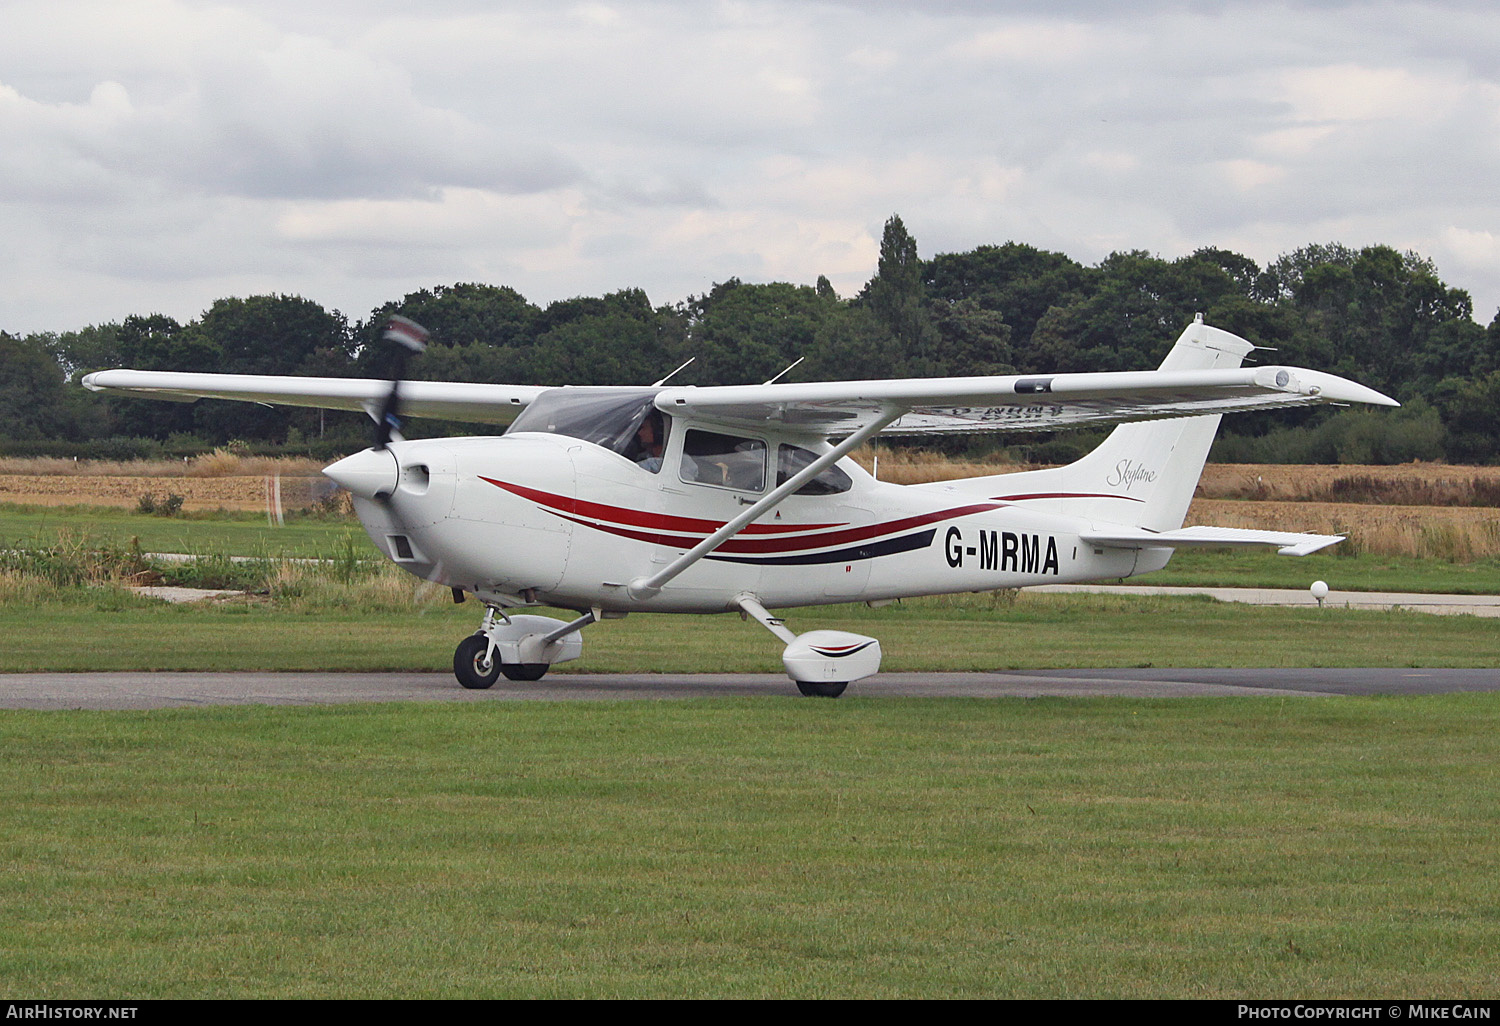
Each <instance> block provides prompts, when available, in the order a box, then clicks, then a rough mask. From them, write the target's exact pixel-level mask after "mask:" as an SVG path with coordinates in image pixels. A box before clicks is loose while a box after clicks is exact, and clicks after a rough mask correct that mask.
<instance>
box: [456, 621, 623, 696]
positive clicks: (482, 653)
mask: <svg viewBox="0 0 1500 1026" xmlns="http://www.w3.org/2000/svg"><path fill="white" fill-rule="evenodd" d="M597 619H599V614H598V613H597V612H589V613H585V614H583V615H582V616H580V617H579V618H578V619H576V620H574V621H572V622H571V623H564V622H563V621H561V620H554V619H553V618H552V617H550V616H507V615H506V614H505V612H504V611H503V610H502V609H500V607H498V606H487V607H485V612H484V623H483V624H481V625H480V628H479V630H478V632H477V633H474V634H471V635H469V636H468V637H467V638H465V639H464V640H462V641H460V642H459V643H458V648H457V649H455V650H454V652H453V676H455V677H457V678H458V682H459V684H461V685H463V686H464V687H466V688H469V689H470V690H479V691H482V690H484V689H486V688H488V687H491V686H492V685H493V684H494V683H495V681H496V680H498V679H499V678H500V676H501V675H502V674H504V676H505V679H506V680H541V679H542V677H543V676H545V675H546V673H547V671H548V670H549V669H551V667H552V664H553V663H562V662H566V661H568V660H569V659H577V658H578V657H579V656H580V655H582V654H583V638H581V637H579V636H578V632H579V631H581V630H582V629H583V628H585V627H587V626H588V625H589V624H591V623H593V622H594V621H595V620H597Z"/></svg>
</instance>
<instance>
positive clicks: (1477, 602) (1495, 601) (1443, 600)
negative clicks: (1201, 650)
mask: <svg viewBox="0 0 1500 1026" xmlns="http://www.w3.org/2000/svg"><path fill="white" fill-rule="evenodd" d="M1026 590H1027V591H1035V592H1044V593H1045V592H1052V593H1055V594H1065V593H1069V592H1094V593H1098V594H1107V595H1168V596H1177V597H1181V596H1184V595H1208V596H1210V597H1212V598H1216V599H1218V600H1219V601H1220V602H1248V603H1250V604H1251V605H1256V606H1307V607H1309V608H1316V607H1317V605H1318V600H1317V599H1315V598H1313V596H1312V592H1310V591H1308V590H1306V589H1296V588H1163V587H1156V586H1153V585H1147V584H1041V585H1037V586H1036V587H1034V588H1027V589H1026ZM1323 604H1324V605H1325V606H1330V607H1335V608H1340V609H1343V608H1348V609H1394V608H1396V607H1398V606H1399V607H1400V608H1402V609H1410V610H1412V611H1413V612H1418V613H1468V614H1470V615H1472V616H1500V595H1428V594H1423V593H1421V592H1399V591H1330V592H1329V593H1328V597H1327V598H1325V599H1324V600H1323Z"/></svg>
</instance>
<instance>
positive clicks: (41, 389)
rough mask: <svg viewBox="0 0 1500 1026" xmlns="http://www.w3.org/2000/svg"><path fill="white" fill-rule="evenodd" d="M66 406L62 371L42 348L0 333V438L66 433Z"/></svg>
mask: <svg viewBox="0 0 1500 1026" xmlns="http://www.w3.org/2000/svg"><path fill="white" fill-rule="evenodd" d="M67 406H68V404H67V401H66V399H65V397H64V393H63V372H62V368H61V367H59V366H58V365H57V361H56V360H54V359H53V358H52V354H51V353H49V352H47V349H46V347H45V345H43V344H42V343H41V342H40V341H38V340H36V339H31V338H27V339H21V338H16V337H15V336H13V335H8V334H6V333H4V332H0V437H3V438H13V439H26V440H30V439H41V438H56V437H59V436H62V435H65V434H69V433H70V432H69V431H68V428H69V424H68V417H67Z"/></svg>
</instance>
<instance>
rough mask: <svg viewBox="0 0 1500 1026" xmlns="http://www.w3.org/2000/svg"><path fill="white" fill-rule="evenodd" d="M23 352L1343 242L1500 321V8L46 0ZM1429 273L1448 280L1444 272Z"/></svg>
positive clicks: (23, 62) (20, 85)
mask: <svg viewBox="0 0 1500 1026" xmlns="http://www.w3.org/2000/svg"><path fill="white" fill-rule="evenodd" d="M6 28H7V32H6V33H5V35H4V36H3V37H0V135H3V138H4V139H5V143H6V144H5V146H4V147H0V232H4V233H5V237H6V238H7V239H10V240H23V243H22V245H19V246H16V245H13V246H11V247H9V249H8V251H5V252H0V273H4V274H6V275H7V278H6V280H7V282H8V283H9V284H11V285H12V287H11V288H8V289H6V290H4V292H3V293H0V328H5V329H7V330H13V331H14V330H23V331H25V330H38V329H44V328H50V329H65V328H69V327H77V326H79V325H81V324H84V323H88V322H90V321H98V320H102V319H110V318H115V317H120V316H124V315H126V314H128V313H133V312H142V311H151V310H158V309H160V310H163V311H165V312H169V313H173V314H174V315H175V316H180V317H184V318H186V317H191V316H194V315H196V313H197V312H199V311H200V310H201V309H202V308H203V306H205V305H206V304H207V302H211V301H212V299H214V298H217V296H216V295H215V294H214V293H213V292H212V291H211V290H220V292H219V294H222V295H230V294H244V293H246V292H248V291H250V290H253V289H260V288H270V287H274V288H276V289H277V290H279V291H288V292H297V293H300V294H303V295H306V296H309V297H310V298H314V299H317V300H318V301H320V302H323V303H325V304H327V305H329V306H337V307H340V308H342V309H344V310H346V312H349V313H351V315H354V316H359V315H361V314H362V313H363V312H364V311H367V310H369V309H370V308H372V307H373V306H375V305H376V304H378V303H380V302H383V301H385V300H387V299H390V298H394V297H396V296H399V295H401V294H403V293H405V292H406V291H410V290H412V289H415V288H420V287H424V286H429V285H432V284H437V283H442V282H452V281H456V280H468V279H474V278H482V277H484V276H491V277H490V280H494V281H496V282H497V283H501V284H509V285H513V286H515V287H517V288H519V289H520V290H521V291H523V292H525V293H526V294H527V295H528V296H530V297H531V298H533V299H535V300H538V301H547V300H549V299H554V298H562V297H566V296H571V295H579V294H600V293H603V292H607V291H611V290H614V289H618V288H623V287H630V286H641V287H644V288H645V289H646V290H647V291H648V293H649V294H650V295H651V296H652V298H653V299H654V300H655V301H657V302H673V301H676V300H678V299H681V298H684V297H685V296H686V295H688V294H689V293H690V292H701V291H703V290H705V289H707V288H708V287H710V286H711V285H712V284H713V282H714V281H715V280H722V279H723V278H727V277H729V276H731V275H738V276H740V277H742V278H746V279H752V280H756V279H771V278H783V279H788V280H793V281H799V282H804V283H811V282H812V281H813V280H814V279H815V278H816V276H817V275H818V274H827V275H829V277H830V278H831V279H832V280H833V281H834V284H835V286H836V287H838V288H839V290H840V291H841V292H843V293H845V294H848V293H849V292H852V291H854V290H856V289H857V288H858V287H859V286H860V284H862V282H863V281H864V279H865V278H867V277H868V276H869V274H870V273H871V272H872V271H873V269H874V260H875V254H876V248H877V240H878V235H879V231H880V226H881V224H882V223H883V222H884V220H885V218H886V217H887V216H889V215H890V214H891V213H893V212H897V213H900V214H901V215H902V216H903V219H904V220H905V221H906V224H907V226H908V228H909V229H910V230H911V231H912V232H913V234H914V235H915V236H916V237H917V239H918V242H919V244H920V245H921V247H922V251H923V253H924V254H927V253H932V252H937V251H940V250H941V251H954V250H962V249H968V248H972V247H974V246H977V245H981V244H984V243H998V242H1003V241H1006V240H1007V239H1016V240H1019V241H1023V242H1029V243H1032V244H1034V245H1039V246H1044V247H1047V248H1055V249H1061V250H1063V251H1065V252H1068V253H1069V254H1071V255H1072V256H1074V257H1075V258H1078V259H1080V260H1085V261H1093V260H1097V259H1099V258H1101V257H1103V256H1104V255H1106V254H1107V253H1108V251H1109V250H1110V249H1112V248H1130V249H1146V250H1150V251H1154V252H1160V253H1162V254H1163V255H1164V256H1176V255H1180V254H1181V253H1185V252H1190V251H1192V250H1193V249H1197V248H1199V247H1201V246H1222V247H1225V248H1230V249H1235V248H1242V251H1243V252H1245V253H1246V255H1249V256H1251V257H1253V258H1255V259H1257V260H1261V261H1265V260H1269V259H1271V258H1274V257H1275V256H1276V255H1278V254H1279V253H1281V252H1286V251H1288V250H1291V249H1293V248H1296V247H1297V246H1300V245H1303V244H1306V243H1308V242H1313V241H1329V240H1331V239H1336V240H1338V241H1343V242H1346V243H1348V244H1350V245H1362V244H1368V243H1373V242H1384V243H1388V244H1391V245H1394V246H1397V247H1398V248H1407V247H1413V248H1418V249H1421V250H1422V251H1424V252H1426V253H1428V254H1429V255H1431V256H1433V257H1434V258H1435V259H1436V260H1437V261H1438V266H1439V270H1440V272H1443V273H1445V275H1447V276H1449V281H1450V284H1453V285H1457V286H1460V287H1464V288H1468V289H1470V290H1471V291H1472V292H1474V293H1475V298H1476V308H1477V309H1478V310H1479V311H1481V313H1483V312H1484V311H1485V310H1486V309H1493V308H1494V307H1495V305H1496V302H1497V301H1500V270H1496V268H1497V267H1500V261H1496V260H1495V259H1494V256H1495V252H1494V240H1495V238H1496V237H1497V236H1500V214H1497V205H1496V204H1495V203H1494V201H1493V199H1492V191H1493V190H1492V181H1493V177H1494V172H1493V169H1494V166H1495V163H1496V159H1497V158H1500V58H1497V57H1496V56H1495V55H1496V54H1497V53H1500V12H1497V11H1496V10H1495V9H1494V8H1493V5H1491V4H1481V3H1457V2H1455V3H1417V2H1404V0H1397V2H1393V3H1390V4H1386V5H1381V6H1380V7H1378V8H1377V7H1359V6H1341V5H1331V6H1330V5H1323V4H1317V3H1285V4H1280V5H1267V4H1248V3H1246V4H1237V3H1229V2H1225V3H1217V4H1194V5H1190V6H1186V7H1185V6H1183V5H1181V4H1177V3H1166V2H1158V3H1147V4H1136V5H1128V7H1127V6H1122V5H1115V4H1100V3H1091V2H1067V3H1051V4H1043V3H1040V2H1037V3H1029V4H1028V3H1018V4H1007V5H996V4H992V3H986V2H979V0H950V2H945V3H934V4H923V5H920V6H918V5H912V4H909V3H897V2H861V3H834V2H797V3H794V2H791V0H743V2H737V3H729V2H717V3H710V4H703V3H687V2H683V0H631V2H624V0H619V2H579V3H572V4H553V3H544V2H542V0H515V2H512V3H507V4H504V5H495V4H492V3H485V2H483V0H434V2H433V3H430V4H424V5H423V6H422V7H421V8H420V9H418V8H413V7H412V6H411V5H409V4H406V3H397V2H395V0H362V2H355V0H326V2H323V3H319V4H316V5H305V4H293V3H292V2H291V0H254V2H252V0H240V2H234V0H230V2H228V3H219V4H204V3H196V2H189V0H137V2H133V3H130V4H118V3H110V2H102V0H52V2H47V3H35V2H28V0H16V2H13V3H11V4H9V5H7V10H6ZM1424 247H1425V248H1424Z"/></svg>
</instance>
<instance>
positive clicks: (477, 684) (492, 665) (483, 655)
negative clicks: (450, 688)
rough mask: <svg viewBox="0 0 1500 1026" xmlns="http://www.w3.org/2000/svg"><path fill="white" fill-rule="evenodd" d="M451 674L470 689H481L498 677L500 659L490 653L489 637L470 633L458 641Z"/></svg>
mask: <svg viewBox="0 0 1500 1026" xmlns="http://www.w3.org/2000/svg"><path fill="white" fill-rule="evenodd" d="M453 676H455V677H457V678H458V682H459V683H460V684H462V685H463V686H464V687H466V688H468V689H469V690H471V691H483V690H484V689H485V688H487V687H489V686H491V685H492V684H494V683H495V681H496V680H498V679H499V678H500V660H498V659H496V658H495V657H494V656H492V655H491V654H490V639H489V638H486V637H485V636H484V635H483V634H470V635H469V636H468V637H467V638H465V639H464V640H462V641H460V642H459V643H458V648H457V649H456V650H455V651H454V653H453ZM538 676H540V674H538Z"/></svg>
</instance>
